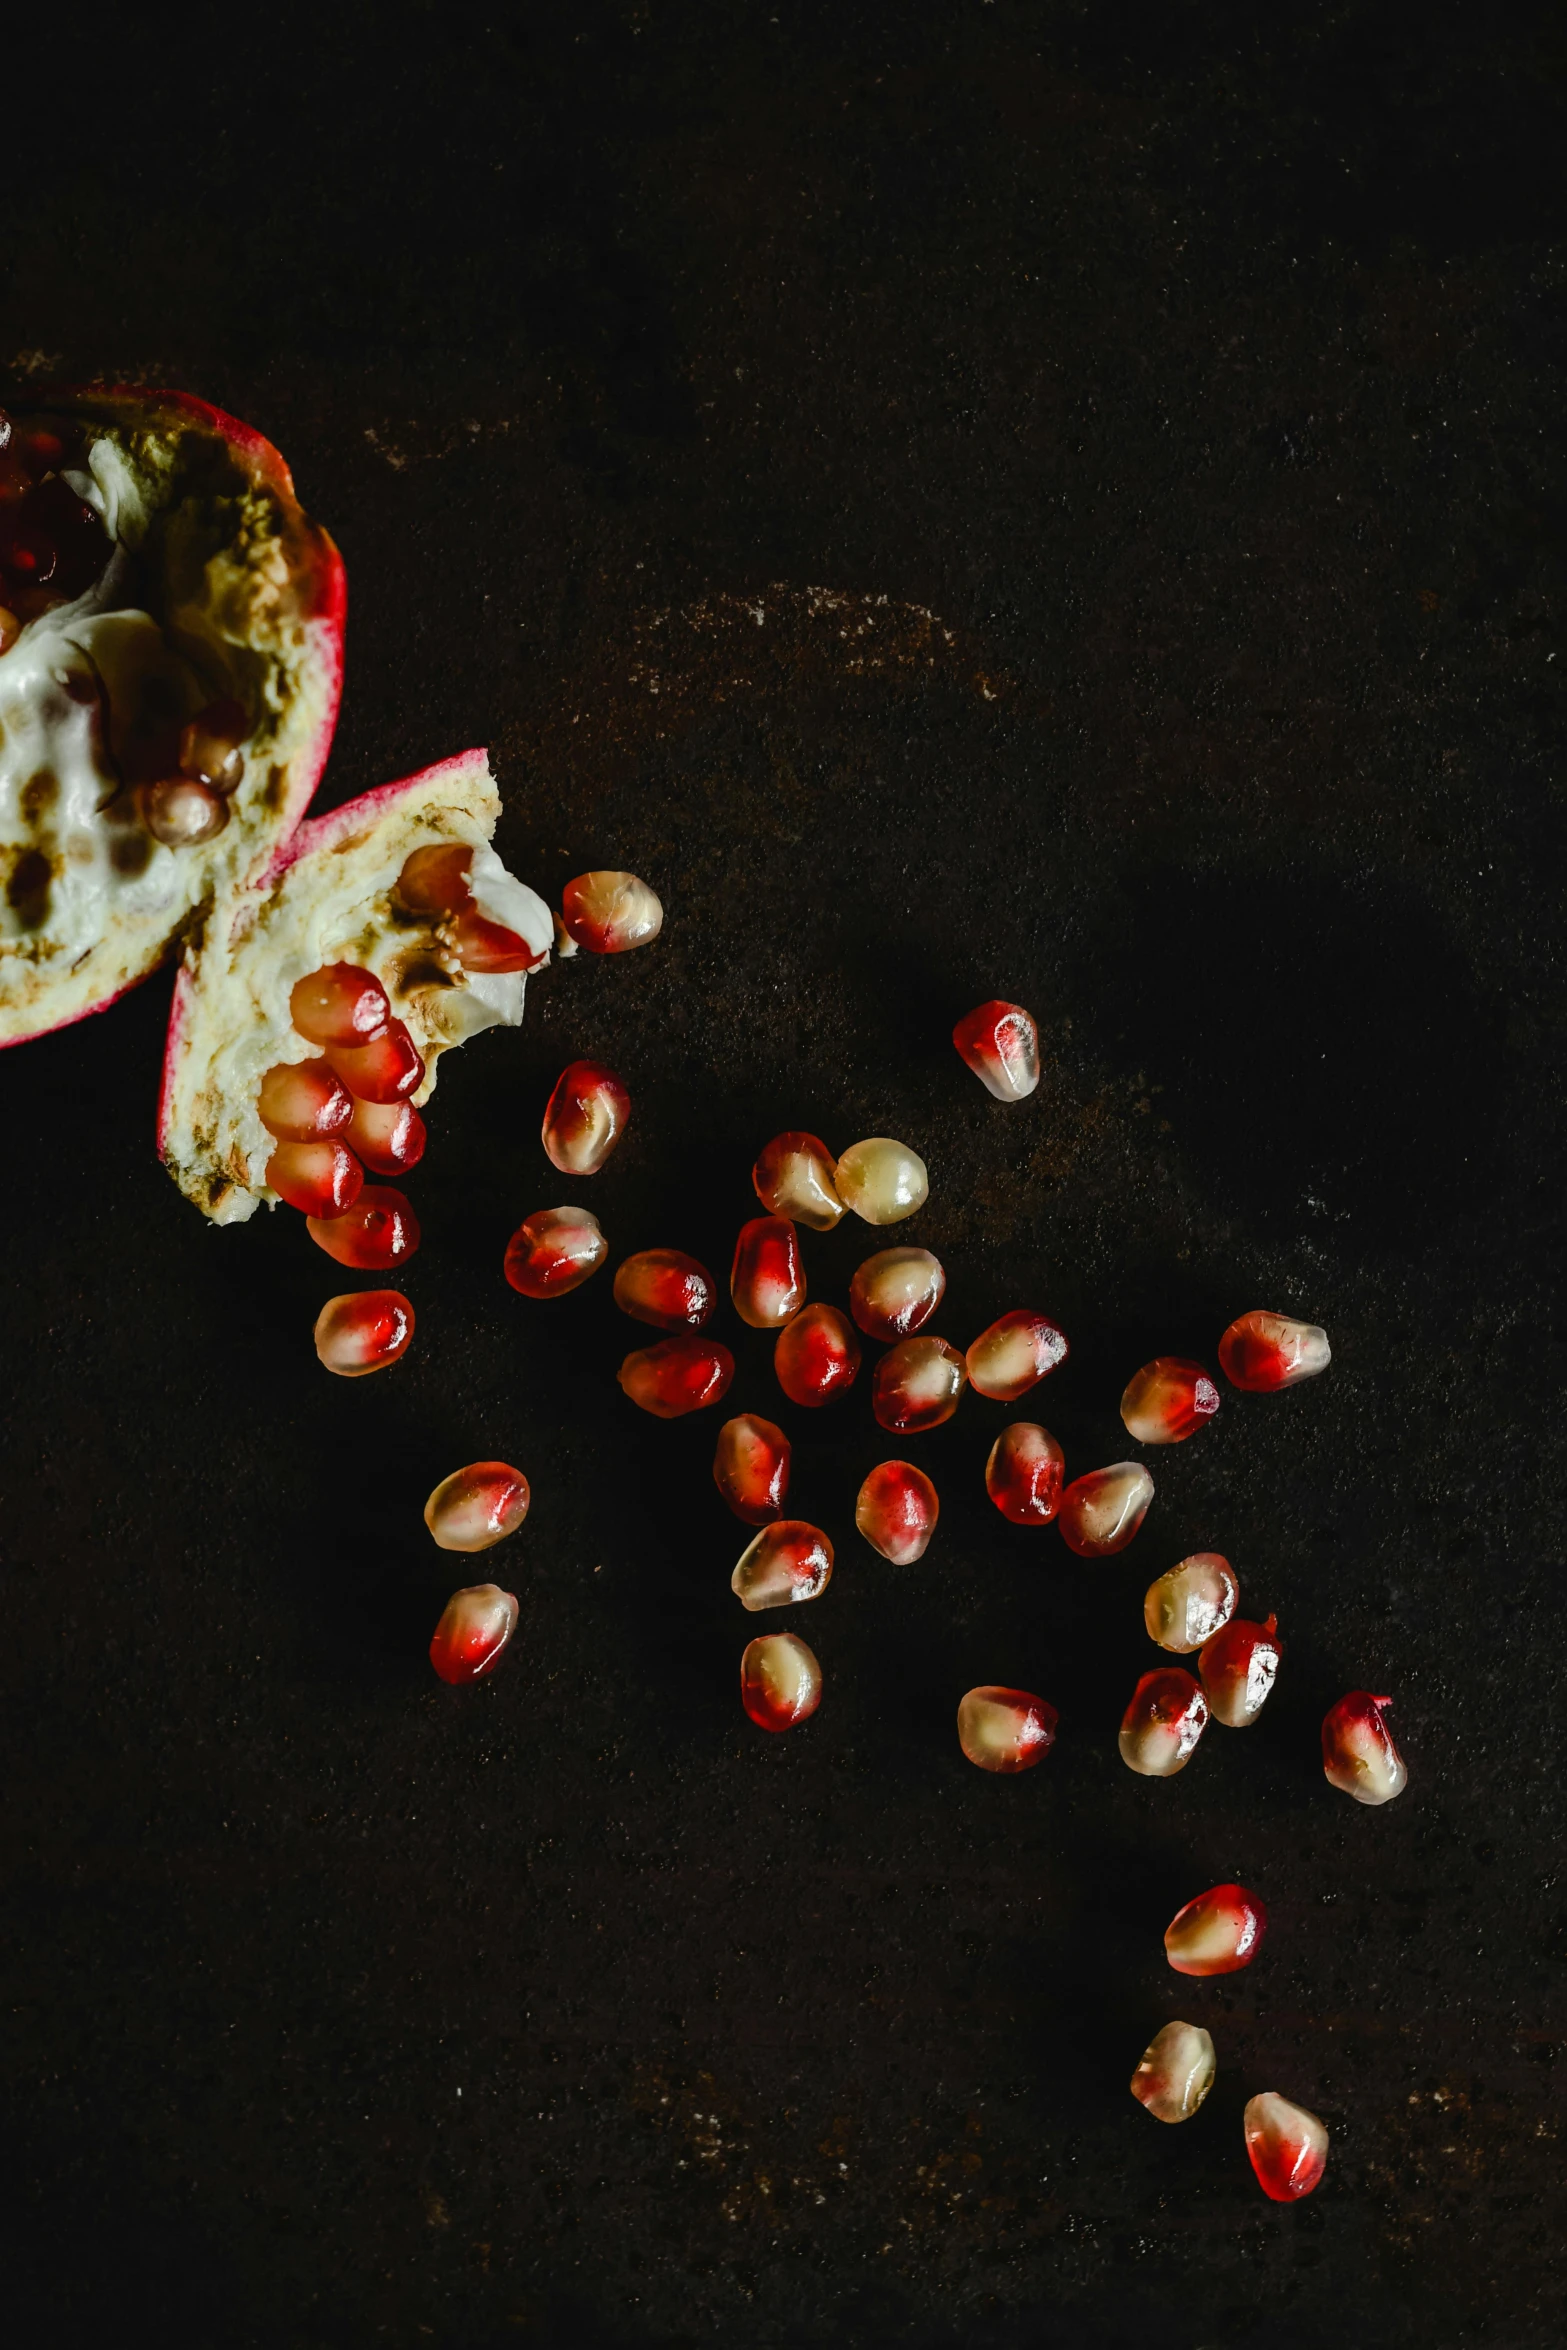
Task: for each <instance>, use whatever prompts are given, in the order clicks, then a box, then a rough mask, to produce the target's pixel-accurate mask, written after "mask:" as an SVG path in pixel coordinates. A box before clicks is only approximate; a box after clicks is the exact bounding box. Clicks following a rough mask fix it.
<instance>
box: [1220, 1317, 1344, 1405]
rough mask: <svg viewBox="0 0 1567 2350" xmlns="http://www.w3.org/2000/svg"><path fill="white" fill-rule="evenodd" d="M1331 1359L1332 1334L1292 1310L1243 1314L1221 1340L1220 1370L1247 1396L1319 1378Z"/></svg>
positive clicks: (1274, 1390) (1232, 1384)
mask: <svg viewBox="0 0 1567 2350" xmlns="http://www.w3.org/2000/svg"><path fill="white" fill-rule="evenodd" d="M1332 1360H1333V1350H1332V1348H1331V1347H1330V1346H1329V1345H1328V1334H1327V1332H1326V1331H1325V1330H1319V1329H1318V1327H1317V1325H1316V1323H1315V1322H1292V1321H1291V1320H1290V1318H1289V1316H1288V1314H1270V1313H1265V1312H1262V1311H1260V1310H1259V1311H1258V1312H1256V1313H1251V1314H1241V1315H1240V1316H1239V1317H1238V1318H1237V1319H1236V1320H1235V1321H1233V1322H1232V1323H1231V1324H1230V1326H1229V1328H1228V1330H1226V1331H1225V1333H1224V1336H1223V1337H1222V1338H1221V1339H1220V1341H1219V1367H1220V1369H1221V1370H1222V1371H1223V1373H1224V1376H1225V1378H1226V1379H1228V1381H1229V1383H1230V1385H1231V1386H1232V1387H1239V1388H1240V1389H1241V1390H1242V1391H1243V1392H1244V1393H1246V1394H1248V1395H1272V1394H1274V1393H1276V1392H1277V1390H1278V1389H1279V1388H1281V1387H1293V1386H1294V1385H1295V1384H1296V1382H1297V1381H1298V1380H1301V1379H1315V1378H1316V1376H1317V1374H1318V1372H1319V1371H1325V1370H1326V1369H1327V1367H1328V1365H1329V1363H1330V1362H1331V1361H1332Z"/></svg>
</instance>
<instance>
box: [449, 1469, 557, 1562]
mask: <svg viewBox="0 0 1567 2350" xmlns="http://www.w3.org/2000/svg"><path fill="white" fill-rule="evenodd" d="M532 1498H533V1497H532V1494H531V1493H530V1491H529V1489H528V1480H527V1478H526V1477H525V1476H524V1475H523V1473H522V1471H521V1470H520V1469H514V1468H512V1466H511V1465H510V1463H509V1462H507V1461H470V1462H469V1464H468V1466H467V1467H466V1468H465V1469H454V1470H453V1471H452V1474H451V1475H450V1476H449V1477H443V1478H442V1479H441V1482H440V1484H439V1485H437V1487H436V1488H435V1491H434V1492H433V1493H432V1494H431V1496H430V1498H429V1500H428V1501H427V1502H426V1503H425V1505H424V1522H425V1524H426V1525H427V1526H428V1527H429V1529H430V1532H431V1533H432V1534H433V1535H434V1537H435V1539H436V1541H437V1542H438V1543H439V1544H440V1546H441V1548H442V1550H463V1551H476V1550H491V1549H493V1548H494V1546H495V1544H496V1543H497V1542H504V1541H505V1539H506V1537H507V1535H508V1534H515V1533H516V1531H517V1528H518V1527H519V1526H520V1525H521V1524H522V1521H523V1519H524V1518H525V1517H526V1516H527V1514H528V1505H529V1503H530V1501H531V1500H532Z"/></svg>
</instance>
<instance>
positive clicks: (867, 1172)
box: [837, 1134, 930, 1224]
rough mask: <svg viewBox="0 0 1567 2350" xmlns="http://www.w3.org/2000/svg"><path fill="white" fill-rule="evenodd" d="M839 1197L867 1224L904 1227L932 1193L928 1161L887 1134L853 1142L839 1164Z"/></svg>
mask: <svg viewBox="0 0 1567 2350" xmlns="http://www.w3.org/2000/svg"><path fill="white" fill-rule="evenodd" d="M837 1182H838V1197H839V1198H840V1199H841V1200H842V1202H843V1204H844V1206H845V1207H846V1208H852V1209H853V1210H854V1213H855V1214H856V1215H857V1216H863V1218H864V1219H865V1222H866V1223H867V1224H901V1223H902V1221H903V1219H904V1217H905V1216H912V1215H913V1214H914V1213H915V1211H916V1209H919V1208H922V1207H923V1206H924V1205H925V1201H926V1199H927V1197H928V1196H929V1192H930V1178H929V1176H928V1175H927V1174H926V1172H925V1162H924V1160H923V1159H922V1158H920V1157H918V1156H917V1155H916V1153H915V1152H913V1151H911V1150H910V1148H909V1146H908V1144H907V1143H906V1142H893V1141H890V1140H889V1138H888V1137H887V1136H886V1135H884V1134H877V1135H873V1136H872V1137H871V1139H870V1141H869V1142H856V1143H851V1144H850V1146H849V1148H848V1149H847V1150H846V1151H845V1152H844V1154H843V1156H842V1158H841V1159H840V1160H839V1161H838V1175H837Z"/></svg>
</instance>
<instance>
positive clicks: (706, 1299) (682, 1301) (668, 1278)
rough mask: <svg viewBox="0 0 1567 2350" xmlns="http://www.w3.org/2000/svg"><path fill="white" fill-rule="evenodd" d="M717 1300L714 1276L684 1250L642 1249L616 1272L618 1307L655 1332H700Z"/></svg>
mask: <svg viewBox="0 0 1567 2350" xmlns="http://www.w3.org/2000/svg"><path fill="white" fill-rule="evenodd" d="M716 1297H717V1290H716V1288H715V1286H714V1282H713V1276H712V1274H711V1273H710V1272H709V1271H708V1269H707V1267H706V1266H705V1265H702V1264H699V1263H698V1262H697V1260H696V1258H695V1257H688V1256H687V1255H686V1254H685V1251H684V1250H683V1249H678V1248H644V1249H639V1250H638V1252H637V1254H636V1255H635V1256H634V1257H627V1258H626V1259H625V1261H624V1263H622V1264H621V1265H619V1266H617V1268H616V1271H615V1303H616V1305H617V1306H619V1308H620V1310H621V1312H622V1313H623V1314H629V1315H630V1316H631V1318H632V1320H633V1321H634V1322H651V1323H652V1325H653V1328H654V1329H655V1330H700V1329H701V1327H702V1324H703V1323H704V1322H706V1321H707V1320H708V1319H709V1318H710V1316H711V1314H712V1311H713V1305H714V1302H715V1300H716Z"/></svg>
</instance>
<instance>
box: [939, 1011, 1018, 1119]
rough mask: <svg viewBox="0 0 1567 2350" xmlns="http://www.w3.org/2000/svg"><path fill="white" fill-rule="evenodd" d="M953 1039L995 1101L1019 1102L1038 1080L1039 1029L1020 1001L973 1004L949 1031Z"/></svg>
mask: <svg viewBox="0 0 1567 2350" xmlns="http://www.w3.org/2000/svg"><path fill="white" fill-rule="evenodd" d="M952 1041H953V1043H954V1044H955V1045H956V1046H957V1049H958V1052H959V1053H960V1055H961V1056H962V1058H963V1060H964V1061H965V1062H966V1063H967V1065H968V1066H969V1068H971V1069H972V1070H973V1072H974V1074H975V1076H976V1077H977V1078H978V1079H979V1081H980V1083H981V1085H983V1086H984V1088H985V1090H986V1092H987V1093H992V1094H994V1095H995V1097H996V1099H997V1101H998V1102H1020V1101H1022V1100H1023V1099H1024V1098H1025V1097H1026V1096H1027V1095H1028V1094H1031V1093H1032V1092H1033V1090H1034V1088H1035V1086H1036V1085H1037V1084H1038V1083H1039V1030H1038V1029H1037V1027H1036V1026H1035V1025H1034V1019H1033V1015H1032V1014H1031V1013H1029V1012H1025V1011H1024V1009H1023V1007H1022V1005H1021V1004H1006V1003H1002V1002H1000V1001H999V1000H998V999H993V1000H992V1001H991V1002H989V1003H986V1004H976V1006H975V1007H974V1010H973V1011H972V1012H965V1013H964V1015H963V1017H962V1019H961V1020H960V1021H959V1022H958V1024H957V1026H956V1028H954V1030H953V1031H952Z"/></svg>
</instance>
